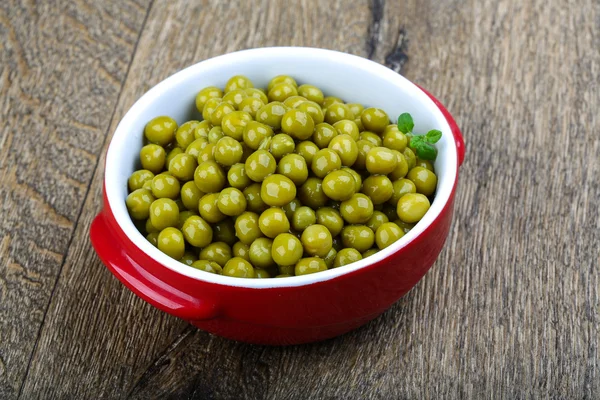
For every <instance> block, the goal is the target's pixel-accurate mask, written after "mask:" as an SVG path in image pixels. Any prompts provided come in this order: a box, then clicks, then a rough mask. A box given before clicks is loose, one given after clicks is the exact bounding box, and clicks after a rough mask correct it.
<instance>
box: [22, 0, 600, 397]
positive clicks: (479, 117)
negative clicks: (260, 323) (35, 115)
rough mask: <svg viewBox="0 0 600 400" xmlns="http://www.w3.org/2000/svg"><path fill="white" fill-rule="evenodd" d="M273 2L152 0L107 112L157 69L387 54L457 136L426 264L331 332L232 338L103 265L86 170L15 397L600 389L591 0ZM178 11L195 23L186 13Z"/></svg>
mask: <svg viewBox="0 0 600 400" xmlns="http://www.w3.org/2000/svg"><path fill="white" fill-rule="evenodd" d="M282 4H283V3H279V2H267V1H264V2H259V3H257V4H254V5H252V6H251V7H250V6H247V5H245V2H240V7H242V9H241V10H237V9H236V10H231V9H230V8H228V7H227V6H225V5H220V4H218V3H217V2H214V3H213V2H206V3H203V4H201V5H190V4H187V2H184V1H181V2H170V3H169V4H163V3H156V4H155V5H154V7H153V9H152V11H151V13H150V16H149V18H148V24H147V26H146V29H145V31H144V34H143V36H142V38H141V41H140V45H139V46H138V51H137V53H136V56H135V58H134V61H133V64H132V67H131V73H130V75H129V79H128V80H127V82H126V84H125V88H124V91H123V95H122V96H121V99H120V101H119V105H118V107H117V110H116V113H115V115H116V116H122V115H123V114H124V112H125V111H126V109H127V108H128V107H129V106H130V105H131V104H132V103H133V101H134V100H135V99H136V98H137V97H139V96H140V95H141V94H142V93H143V92H144V91H145V90H146V89H147V88H148V87H149V86H151V85H152V84H154V83H156V82H158V81H159V80H161V79H163V78H164V77H166V76H167V75H169V74H170V73H172V72H175V71H176V70H178V69H180V68H182V67H184V66H186V65H189V64H191V63H192V62H195V61H197V60H201V59H203V58H206V57H208V56H212V55H216V54H220V53H223V52H226V51H231V50H235V49H239V48H245V47H255V46H259V45H273V44H290V43H291V44H298V45H300V44H302V45H316V46H322V47H328V48H336V49H340V50H343V51H350V52H354V53H356V54H360V55H363V56H369V55H370V56H372V57H373V58H374V59H375V60H377V61H379V62H386V60H387V62H388V63H389V64H390V65H391V66H393V67H395V68H397V69H401V70H402V72H403V73H405V74H406V75H407V77H408V78H409V79H412V80H413V81H415V82H417V83H419V84H421V85H423V86H424V87H426V88H428V89H430V90H431V91H432V92H433V93H434V94H436V95H437V96H438V97H439V98H440V100H442V101H443V102H444V103H445V104H446V105H447V106H448V108H449V109H450V111H451V112H452V113H453V114H454V115H455V117H456V119H457V121H458V122H459V124H460V125H461V126H462V127H463V131H464V135H465V138H466V141H467V145H468V154H467V159H466V162H465V164H464V165H463V167H462V168H461V183H460V186H459V191H458V194H457V203H456V216H455V224H454V226H453V229H452V231H451V236H450V237H449V239H448V242H447V244H446V247H445V249H444V251H443V252H442V254H441V256H440V258H439V260H438V261H437V262H436V264H435V266H434V267H433V269H432V270H431V272H430V273H429V274H428V275H427V276H426V277H425V278H424V279H423V280H422V281H421V282H420V283H419V284H418V285H417V287H416V288H415V289H413V290H412V291H411V292H410V293H409V294H408V295H407V296H405V297H404V298H403V299H401V300H400V301H399V302H398V303H397V304H396V305H395V306H394V307H392V308H391V309H390V310H389V311H388V312H386V313H385V314H384V315H383V316H382V317H380V318H379V319H377V320H375V321H373V322H371V323H370V324H368V325H367V326H365V327H363V328H361V329H359V330H357V331H355V332H352V333H349V334H347V335H344V336H342V337H340V338H337V339H333V340H329V341H326V342H323V343H317V344H312V345H305V346H295V347H282V348H269V347H260V346H249V345H244V344H240V343H234V342H230V341H227V340H223V339H220V338H216V337H212V336H210V335H208V334H205V333H203V332H200V331H197V330H195V329H194V328H191V327H189V326H187V325H186V324H184V323H182V322H180V321H178V320H176V319H174V318H171V317H168V316H166V315H164V314H162V313H159V312H158V311H156V310H153V309H152V308H151V307H149V306H148V305H146V304H144V303H143V302H142V301H141V300H139V299H137V298H136V297H135V296H133V295H132V294H130V293H129V292H127V290H125V289H124V288H123V287H122V286H121V285H120V284H119V283H118V282H116V280H115V279H114V278H111V277H110V274H109V273H108V272H106V270H105V269H104V268H103V267H102V266H101V265H100V263H99V262H98V260H97V258H96V257H95V256H94V255H93V253H92V251H91V247H90V245H89V243H88V241H87V235H86V233H87V229H88V228H89V224H90V222H91V220H92V218H93V216H94V214H95V213H96V212H97V211H98V210H99V208H100V201H101V200H100V199H101V197H100V196H101V184H100V179H101V171H96V173H95V175H94V178H93V182H94V183H93V185H92V187H91V190H90V195H89V196H88V198H87V200H86V203H85V205H84V212H83V213H82V216H81V218H80V220H79V223H78V225H77V229H76V234H75V235H74V240H73V244H72V246H71V248H70V251H69V253H68V256H67V260H66V262H65V266H64V269H63V272H62V274H61V279H60V281H59V284H58V287H57V290H56V295H55V296H54V298H53V301H52V303H51V306H50V309H49V312H48V317H47V322H46V324H45V326H44V329H43V331H42V333H41V336H40V341H39V346H38V349H37V352H36V353H35V356H34V358H33V360H32V365H31V370H30V373H29V375H28V376H29V379H28V380H27V382H26V384H25V387H24V390H23V397H24V398H30V397H33V396H34V395H38V396H40V397H74V396H77V397H84V398H85V397H94V398H115V397H132V398H169V397H171V398H252V399H254V398H258V399H261V398H267V399H271V398H273V399H276V398H290V399H296V398H297V399H300V398H307V397H310V398H386V399H387V398H455V397H466V398H473V397H475V398H477V397H492V396H491V395H492V394H493V397H499V398H537V397H550V398H596V397H598V396H600V379H599V373H600V370H599V368H600V356H599V354H598V348H599V344H600V343H599V340H600V339H599V338H600V332H599V330H600V328H599V327H600V296H599V291H600V281H599V272H600V271H599V270H600V266H599V262H598V261H599V258H600V253H599V246H598V243H600V214H599V210H600V207H599V206H600V204H599V200H598V199H599V198H600V186H599V184H598V182H599V179H598V178H599V177H600V165H599V161H598V154H600V141H599V139H598V137H597V135H595V132H598V130H599V129H600V120H599V117H598V113H597V109H598V107H599V106H600V91H599V90H598V84H597V76H598V71H600V54H598V52H594V51H591V50H590V49H597V48H600V31H599V30H600V27H598V26H597V24H596V21H597V20H598V18H600V5H599V4H597V2H593V1H592V0H582V1H579V2H575V1H571V0H569V1H560V2H559V1H556V0H555V1H545V2H542V1H541V0H530V1H527V2H517V1H514V0H500V1H491V0H488V1H483V2H476V1H471V2H470V3H469V4H465V3H464V2H459V1H456V0H454V1H452V0H448V1H443V2H438V1H416V0H413V1H408V2H402V4H400V2H392V1H383V0H374V1H371V2H369V3H367V2H356V3H355V4H354V3H353V4H349V2H345V1H344V2H342V1H340V2H337V3H335V4H331V3H327V4H324V2H314V3H309V2H308V1H301V2H300V1H299V2H298V3H295V4H293V6H292V7H290V6H289V5H286V6H285V7H283V5H282ZM286 4H287V3H286ZM244 7H250V8H248V9H246V8H244ZM190 15H192V16H197V19H198V23H197V24H192V23H185V24H182V23H181V21H184V20H186V21H187V20H188V19H189V18H190ZM217 15H218V16H219V18H218V19H217V18H215V16H217ZM240 21H242V22H243V23H240ZM257 27H258V28H257ZM207 37H208V38H207ZM190 38H192V39H190ZM212 38H219V40H218V41H217V40H213V39H212ZM399 39H400V40H399ZM153 44H162V45H160V46H158V45H157V46H156V47H155V48H154V47H152V45H153ZM115 124H116V119H115V121H114V122H113V125H112V128H111V132H112V130H114V127H115V126H116V125H115ZM65 327H68V328H65Z"/></svg>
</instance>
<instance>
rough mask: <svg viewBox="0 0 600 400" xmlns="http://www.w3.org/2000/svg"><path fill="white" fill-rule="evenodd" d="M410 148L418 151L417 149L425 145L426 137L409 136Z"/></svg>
mask: <svg viewBox="0 0 600 400" xmlns="http://www.w3.org/2000/svg"><path fill="white" fill-rule="evenodd" d="M408 138H409V140H410V142H409V146H410V147H411V148H413V149H416V148H417V147H419V146H420V145H421V144H422V143H424V141H423V138H424V136H419V135H409V137H408Z"/></svg>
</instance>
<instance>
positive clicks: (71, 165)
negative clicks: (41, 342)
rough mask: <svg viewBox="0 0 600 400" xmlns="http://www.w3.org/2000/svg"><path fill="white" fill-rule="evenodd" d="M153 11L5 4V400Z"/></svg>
mask: <svg viewBox="0 0 600 400" xmlns="http://www.w3.org/2000/svg"><path fill="white" fill-rule="evenodd" d="M144 15H145V13H144V10H143V8H140V7H139V6H138V5H136V4H133V3H129V2H111V3H98V2H93V1H84V0H83V1H77V2H67V1H63V2H41V3H39V4H35V3H33V2H18V1H2V2H0V115H1V117H0V199H1V200H0V203H1V207H0V398H2V399H11V398H15V397H16V396H17V394H18V392H19V389H20V387H21V385H22V382H23V381H24V379H25V374H26V371H27V368H28V365H29V360H30V358H31V354H32V352H33V349H34V346H35V344H36V340H37V337H38V333H39V331H40V328H41V324H42V323H43V319H44V315H45V312H46V310H47V308H48V304H49V301H50V298H51V295H52V293H53V290H54V287H55V284H56V280H57V278H58V275H59V273H60V270H61V266H62V263H63V261H64V256H65V255H66V253H67V250H68V248H69V244H70V241H71V238H72V234H73V232H74V228H75V225H76V223H77V220H78V218H79V215H80V212H81V206H82V205H83V200H84V198H85V196H86V193H87V190H88V187H89V184H90V182H91V178H92V176H93V173H94V169H95V168H96V165H97V161H98V156H99V154H100V151H101V149H102V144H103V142H104V139H105V133H106V129H107V128H108V124H109V121H110V116H111V114H112V111H113V109H114V106H115V103H116V100H117V96H118V93H119V91H120V88H121V84H122V81H123V80H124V78H125V72H126V70H127V66H128V63H129V61H130V59H131V56H132V52H133V47H134V44H135V42H136V40H137V37H138V30H139V29H140V28H141V22H142V20H143V18H144Z"/></svg>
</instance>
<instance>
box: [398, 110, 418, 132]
mask: <svg viewBox="0 0 600 400" xmlns="http://www.w3.org/2000/svg"><path fill="white" fill-rule="evenodd" d="M414 127H415V123H414V122H413V119H412V117H411V115H410V114H409V113H404V114H400V116H399V117H398V130H399V131H400V132H402V133H410V132H412V130H413V128H414Z"/></svg>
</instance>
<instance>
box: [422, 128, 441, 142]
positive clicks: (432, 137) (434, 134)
mask: <svg viewBox="0 0 600 400" xmlns="http://www.w3.org/2000/svg"><path fill="white" fill-rule="evenodd" d="M441 138H442V132H440V131H438V130H437V129H432V130H430V131H429V132H427V134H426V135H425V141H427V142H428V143H437V142H438V141H439V140H440V139H441Z"/></svg>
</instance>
